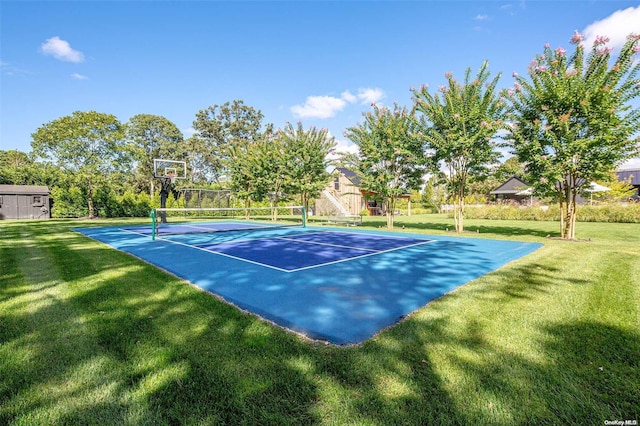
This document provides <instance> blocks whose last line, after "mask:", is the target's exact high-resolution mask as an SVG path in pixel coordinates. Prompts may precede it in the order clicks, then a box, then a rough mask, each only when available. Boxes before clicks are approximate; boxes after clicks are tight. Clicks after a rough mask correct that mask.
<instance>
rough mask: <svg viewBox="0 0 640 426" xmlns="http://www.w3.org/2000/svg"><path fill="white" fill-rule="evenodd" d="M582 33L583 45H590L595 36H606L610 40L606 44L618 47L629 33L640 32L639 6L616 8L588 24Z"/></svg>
mask: <svg viewBox="0 0 640 426" xmlns="http://www.w3.org/2000/svg"><path fill="white" fill-rule="evenodd" d="M582 33H583V35H584V37H585V46H588V47H591V46H592V45H593V42H594V40H595V39H596V37H597V36H606V37H609V40H610V41H609V43H607V46H609V47H613V48H618V49H619V48H621V47H622V45H623V44H624V43H625V42H626V41H627V36H628V35H629V34H631V33H636V34H640V6H638V7H635V8H633V7H629V8H627V9H624V10H618V11H616V12H614V13H613V14H611V15H610V16H608V17H606V18H604V19H602V20H600V21H596V22H594V23H592V24H590V25H588V26H587V27H586V28H585V29H584V30H583V31H582Z"/></svg>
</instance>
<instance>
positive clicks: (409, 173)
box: [345, 32, 640, 239]
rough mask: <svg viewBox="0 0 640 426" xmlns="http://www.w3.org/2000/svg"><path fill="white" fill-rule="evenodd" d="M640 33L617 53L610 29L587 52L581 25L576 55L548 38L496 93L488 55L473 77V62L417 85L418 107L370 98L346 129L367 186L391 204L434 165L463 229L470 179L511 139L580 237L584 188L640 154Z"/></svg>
mask: <svg viewBox="0 0 640 426" xmlns="http://www.w3.org/2000/svg"><path fill="white" fill-rule="evenodd" d="M639 40H640V35H635V34H632V35H630V36H629V37H628V39H627V42H626V43H625V45H624V46H623V47H622V49H621V51H620V53H619V55H618V57H617V58H615V60H613V61H612V58H611V51H612V50H611V49H610V48H609V47H607V46H606V43H607V42H608V39H607V38H606V37H598V38H597V39H596V41H595V43H594V44H593V46H592V47H591V49H590V51H589V52H588V53H587V51H586V50H585V47H584V45H583V43H582V42H583V37H582V35H581V34H579V33H577V32H576V33H575V34H574V36H573V38H572V39H571V42H572V43H573V44H574V45H575V51H574V53H573V54H571V55H568V54H567V52H566V50H565V49H564V48H562V47H558V48H557V49H551V47H550V46H549V45H548V44H547V45H546V46H545V48H544V52H543V53H542V54H540V55H538V56H536V58H535V60H534V61H533V62H532V64H531V65H530V67H529V73H528V76H526V77H525V76H519V75H517V74H516V73H514V77H515V79H516V82H515V84H514V87H513V88H511V89H508V90H503V91H498V90H497V89H496V88H497V83H498V80H499V78H500V74H498V75H497V76H496V77H494V78H493V79H490V73H489V71H488V64H487V63H484V64H483V65H482V66H481V68H480V70H479V71H478V72H477V74H475V75H473V76H472V74H471V69H468V70H467V72H466V74H465V77H464V80H463V82H458V81H457V80H456V79H455V78H454V77H453V75H452V74H450V73H447V75H446V78H447V85H444V86H441V87H439V88H438V90H437V91H434V92H431V91H430V89H429V87H428V86H426V85H424V86H422V87H420V88H418V89H412V91H413V101H414V105H413V108H412V109H411V111H408V110H407V109H406V108H403V107H399V106H398V105H394V108H393V109H391V108H388V107H378V106H376V105H373V111H371V112H367V113H365V114H364V121H363V122H362V123H361V124H359V125H357V126H355V127H351V128H349V129H347V131H346V132H345V136H347V137H348V138H349V139H350V140H352V141H353V142H354V143H355V144H357V145H358V146H359V147H360V161H359V163H358V169H359V172H360V174H361V175H362V178H363V183H364V185H365V187H366V188H367V189H369V190H372V191H375V192H376V193H378V194H380V195H381V196H382V197H383V198H384V200H385V203H386V204H387V206H388V207H392V206H393V205H394V203H395V202H396V200H397V198H398V196H399V195H400V194H401V193H403V192H405V193H406V192H408V191H409V190H412V189H415V188H416V186H417V185H418V178H419V176H421V175H422V174H423V173H424V172H426V171H430V172H431V173H432V174H433V176H436V177H441V178H442V180H443V182H444V183H445V184H446V185H447V190H448V193H449V194H450V195H451V196H452V201H453V202H454V203H455V206H456V207H455V213H454V220H455V227H456V231H458V232H461V231H463V229H464V222H463V212H464V199H465V196H466V195H467V193H468V189H469V181H470V179H474V180H476V181H477V180H478V178H480V177H481V176H483V175H486V173H487V171H488V169H489V167H490V166H491V165H493V164H495V162H496V160H497V158H498V148H500V147H501V146H509V147H511V149H512V152H513V154H515V155H516V156H517V158H518V160H519V161H520V162H521V163H522V164H523V165H524V167H525V176H524V177H525V178H526V179H527V181H528V182H529V183H530V184H531V185H532V186H533V187H534V189H535V192H536V194H537V195H538V196H540V197H550V198H553V199H555V200H556V201H557V203H558V204H559V206H560V210H561V212H562V216H561V217H562V220H561V235H562V237H563V238H569V239H572V238H575V224H576V197H577V195H578V194H579V193H581V192H583V191H584V189H585V188H586V187H587V186H588V185H589V184H590V182H591V181H594V180H598V179H603V178H607V175H609V174H610V173H611V171H612V170H614V169H615V167H616V166H617V165H619V164H620V163H621V162H622V161H624V160H625V159H627V158H630V157H632V156H633V155H635V154H637V153H638V152H640V144H639V141H640V138H638V137H637V134H638V131H639V130H640V110H639V109H637V108H635V109H634V108H632V107H631V104H630V101H632V100H633V99H636V98H638V95H639V94H640V79H639V78H638V74H639V72H640V61H639V60H638V59H637V56H636V54H637V53H638V52H639V51H640V46H639ZM443 170H444V173H443ZM387 212H388V214H390V215H392V212H393V208H387ZM388 225H389V227H391V226H393V217H392V216H391V217H389V218H388Z"/></svg>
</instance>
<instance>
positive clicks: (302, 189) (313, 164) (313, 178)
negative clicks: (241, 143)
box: [278, 122, 335, 212]
mask: <svg viewBox="0 0 640 426" xmlns="http://www.w3.org/2000/svg"><path fill="white" fill-rule="evenodd" d="M278 137H279V138H280V139H281V140H282V144H283V147H282V149H283V150H284V153H285V154H286V158H285V162H286V163H287V166H286V170H285V172H286V173H287V176H288V179H287V185H286V191H287V192H288V193H289V194H290V195H297V196H299V197H300V204H301V205H302V206H304V207H305V210H306V211H307V212H308V211H309V204H310V202H311V200H313V199H315V198H318V197H319V196H320V193H321V192H322V190H323V189H324V187H325V186H326V185H327V181H328V180H329V177H330V175H329V173H328V172H327V168H328V166H329V160H327V157H328V155H329V154H330V153H331V151H332V150H333V148H334V147H335V141H334V138H333V137H332V136H329V132H328V130H326V129H318V128H316V127H311V128H309V129H308V130H305V129H304V127H303V126H302V123H300V122H298V124H297V126H296V127H294V126H293V124H291V123H287V124H286V125H285V127H284V129H282V131H280V132H278Z"/></svg>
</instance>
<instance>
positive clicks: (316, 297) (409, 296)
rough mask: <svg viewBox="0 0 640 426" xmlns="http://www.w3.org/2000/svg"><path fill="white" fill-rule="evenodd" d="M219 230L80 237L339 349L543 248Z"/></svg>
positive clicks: (109, 231) (323, 231)
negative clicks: (156, 234) (93, 240)
mask: <svg viewBox="0 0 640 426" xmlns="http://www.w3.org/2000/svg"><path fill="white" fill-rule="evenodd" d="M165 226H166V225H165ZM170 226H176V227H177V226H187V225H179V224H176V225H170ZM188 226H191V227H198V226H199V225H198V224H189V225H188ZM217 226H218V228H216V225H214V224H211V223H209V224H207V225H206V227H209V229H206V230H197V229H196V231H195V232H193V233H191V231H190V230H179V229H174V230H173V231H176V232H162V231H160V232H159V233H158V236H157V237H156V239H155V240H152V238H151V226H131V227H124V228H117V227H108V228H77V229H75V231H77V232H79V233H81V234H84V235H86V236H88V237H90V238H93V239H95V240H97V241H100V242H103V243H105V244H108V245H110V246H111V247H113V248H116V249H118V250H121V251H124V252H126V253H129V254H131V255H133V256H136V257H138V258H140V259H142V260H144V261H146V262H148V263H150V264H152V265H155V266H157V267H159V268H161V269H164V270H166V271H168V272H170V273H172V274H174V275H176V276H178V277H180V278H183V279H185V280H187V281H189V282H190V283H192V284H194V285H196V286H198V287H200V288H202V289H204V290H206V291H208V292H211V293H213V294H216V295H218V296H220V297H222V298H223V299H225V300H226V301H228V302H229V303H232V304H234V305H236V306H238V307H239V308H241V309H245V310H247V311H249V312H252V313H254V314H256V315H259V316H261V317H263V318H265V319H268V320H270V321H273V322H274V323H276V324H278V325H280V326H282V327H286V328H288V329H291V330H294V331H296V332H299V333H301V334H304V335H306V336H308V337H310V338H312V339H318V340H325V341H328V342H331V343H333V344H337V345H343V344H355V343H360V342H362V341H364V340H366V339H368V338H370V337H372V336H374V335H375V334H376V333H378V332H379V331H380V330H381V329H383V328H385V327H388V326H390V325H393V324H395V323H397V322H398V321H399V320H400V319H402V318H403V317H405V316H406V315H408V314H410V313H411V312H413V311H415V310H416V309H418V308H420V307H422V306H424V305H425V304H427V303H429V302H430V301H432V300H434V299H436V298H438V297H440V296H442V295H444V294H446V293H448V292H450V291H452V290H454V289H456V288H457V287H459V286H461V285H463V284H465V283H467V282H469V281H471V280H473V279H475V278H478V277H480V276H482V275H484V274H486V273H488V272H491V271H493V270H495V269H497V268H499V267H501V266H503V265H504V264H506V263H508V262H510V261H512V260H515V259H518V258H520V257H522V256H524V255H526V254H529V253H531V252H533V251H534V250H536V249H538V248H539V247H540V246H541V244H537V243H525V242H514V241H501V240H487V239H478V238H461V237H448V236H427V235H421V234H406V233H393V232H384V231H370V230H350V229H349V230H345V229H339V228H326V227H292V228H273V229H264V228H263V229H251V228H252V227H251V226H250V224H249V225H247V224H242V225H241V227H246V229H238V230H234V231H229V232H217V231H226V230H227V229H229V227H232V226H233V227H234V228H233V229H237V228H238V227H237V226H235V225H233V224H229V223H221V224H218V225H217ZM165 229H167V228H165ZM183 232H187V233H183ZM461 314H462V313H461Z"/></svg>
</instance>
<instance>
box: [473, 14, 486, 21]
mask: <svg viewBox="0 0 640 426" xmlns="http://www.w3.org/2000/svg"><path fill="white" fill-rule="evenodd" d="M473 19H474V20H476V21H486V20H487V19H489V15H476V17H475V18H473Z"/></svg>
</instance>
